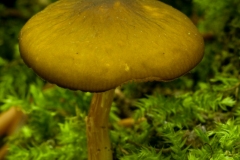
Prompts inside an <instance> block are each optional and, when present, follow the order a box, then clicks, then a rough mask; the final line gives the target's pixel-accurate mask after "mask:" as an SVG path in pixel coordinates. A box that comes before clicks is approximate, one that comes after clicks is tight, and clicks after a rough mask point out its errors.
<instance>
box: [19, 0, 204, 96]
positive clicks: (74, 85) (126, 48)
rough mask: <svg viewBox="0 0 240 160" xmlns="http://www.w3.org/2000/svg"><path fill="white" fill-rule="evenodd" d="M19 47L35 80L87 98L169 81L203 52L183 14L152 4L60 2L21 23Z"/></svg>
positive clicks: (138, 0)
mask: <svg viewBox="0 0 240 160" xmlns="http://www.w3.org/2000/svg"><path fill="white" fill-rule="evenodd" d="M19 44H20V53H21V56H22V58H23V60H24V62H25V63H26V64H27V65H28V66H29V67H31V68H32V69H33V70H34V71H35V72H36V73H37V74H38V75H39V76H40V77H42V78H43V79H45V80H47V81H49V82H51V83H55V84H57V85H59V86H61V87H65V88H69V89H76V90H82V91H90V92H100V91H106V90H109V89H112V88H115V87H117V86H119V85H121V84H123V83H126V82H128V81H132V80H134V81H149V80H157V81H169V80H173V79H175V78H178V77H179V76H181V75H183V74H186V73H187V72H189V71H190V70H191V69H192V68H194V67H195V66H196V65H197V64H198V63H199V62H200V61H201V59H202V57H203V48H204V42H203V39H202V37H201V35H200V34H199V32H198V31H197V29H196V27H195V26H194V25H193V24H192V22H191V21H190V20H189V19H188V18H187V17H186V16H185V15H184V14H182V13H181V12H179V11H177V10H176V9H174V8H172V7H171V6H168V5H166V4H164V3H162V2H159V1H154V0H136V1H135V0H96V1H94V0H60V1H57V2H55V3H53V4H51V5H49V6H48V7H47V8H45V9H44V10H43V11H41V12H39V13H38V14H36V15H35V16H33V17H32V18H31V19H30V20H29V21H28V22H27V23H26V25H25V26H24V27H23V29H22V30H21V33H20V37H19Z"/></svg>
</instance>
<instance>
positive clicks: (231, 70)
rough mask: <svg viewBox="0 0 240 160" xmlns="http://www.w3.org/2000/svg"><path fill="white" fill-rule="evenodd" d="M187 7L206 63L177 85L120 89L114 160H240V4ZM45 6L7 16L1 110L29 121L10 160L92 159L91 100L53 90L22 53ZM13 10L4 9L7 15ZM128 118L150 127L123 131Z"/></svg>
mask: <svg viewBox="0 0 240 160" xmlns="http://www.w3.org/2000/svg"><path fill="white" fill-rule="evenodd" d="M49 2H50V1H49ZM169 2H170V1H169ZM184 2H185V0H181V2H180V3H175V2H174V3H173V4H172V5H177V6H179V8H183V9H184V10H187V11H188V13H189V14H190V13H192V14H194V16H197V17H198V18H197V25H198V27H199V29H200V31H201V32H202V34H203V35H204V37H205V45H206V46H205V57H204V59H203V61H202V62H201V63H200V64H199V65H198V66H197V67H196V68H195V69H194V70H193V71H191V72H190V73H189V74H187V75H185V76H184V77H182V78H180V79H178V80H176V81H172V82H169V83H160V82H149V83H139V84H135V83H130V84H127V85H125V86H123V87H122V89H120V92H121V93H123V95H124V96H121V94H117V95H116V97H115V103H114V104H113V105H112V109H111V113H110V122H111V125H110V129H111V131H110V133H111V140H112V146H113V153H114V159H120V160H130V159H131V160H134V159H136V160H141V159H142V160H155V159H156V160H158V159H163V160H165V159H166V160H168V159H169V160H170V159H189V160H205V159H206V160H208V159H211V160H218V159H219V160H222V159H240V146H239V144H240V143H239V142H240V136H239V132H240V103H239V100H240V92H239V88H240V75H239V68H240V46H239V44H240V37H239V34H238V33H239V31H240V30H239V29H240V23H239V17H240V12H239V11H240V9H239V8H240V2H239V1H238V0H225V1H222V0H219V1H218V2H216V3H217V5H216V3H212V2H209V1H207V0H194V1H193V3H191V4H190V3H189V4H188V5H187V7H188V8H186V6H184ZM43 6H44V5H42V4H38V3H34V4H33V3H30V2H27V1H25V0H19V1H17V3H16V4H15V8H14V9H15V10H16V11H18V12H17V13H19V15H21V16H15V17H12V15H6V14H0V18H1V19H0V21H1V22H4V24H5V25H1V26H0V53H1V54H0V111H5V110H7V109H8V108H10V107H11V106H19V107H20V108H21V109H22V110H23V111H24V113H25V114H26V115H27V117H28V119H27V120H26V123H25V124H24V126H23V127H22V129H21V130H19V131H18V133H16V134H14V135H13V136H11V137H9V142H8V143H9V154H8V155H7V159H9V160H16V159H26V160H28V159H29V160H30V159H31V160H32V159H34V160H35V159H37V160H44V159H60V160H75V159H81V160H85V159H87V147H86V133H85V132H86V131H85V116H86V113H87V112H88V106H89V104H90V99H91V94H90V93H83V92H80V91H70V90H67V89H62V88H59V87H57V86H54V85H50V84H48V83H47V82H45V81H43V80H42V79H41V78H39V77H38V76H36V75H35V74H34V73H33V71H32V70H31V69H29V68H28V67H27V66H26V65H25V64H24V63H23V62H22V60H21V58H20V56H19V53H18V50H17V49H16V48H17V43H18V42H17V37H18V32H19V29H20V28H21V27H22V25H23V24H24V23H25V22H26V20H27V18H28V17H30V15H31V14H33V13H35V12H37V11H38V10H40V8H43ZM28 8H29V9H28ZM8 10H9V8H7V7H6V6H4V5H3V4H0V12H1V13H3V12H5V13H6V11H8ZM189 11H191V12H189ZM1 24H2V23H1ZM206 34H207V35H206ZM1 35H2V36H1ZM209 35H210V38H209ZM126 117H133V118H134V119H138V118H142V117H144V120H143V121H142V122H139V123H136V124H133V125H131V126H130V127H123V126H120V125H119V124H118V121H119V120H121V119H123V118H126Z"/></svg>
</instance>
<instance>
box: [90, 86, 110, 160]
mask: <svg viewBox="0 0 240 160" xmlns="http://www.w3.org/2000/svg"><path fill="white" fill-rule="evenodd" d="M113 95H114V89H112V90H109V91H106V92H102V93H94V94H93V97H92V101H91V105H90V109H89V113H88V117H87V144H88V160H112V149H111V143H110V138H109V130H108V121H109V112H110V108H111V104H112V101H113Z"/></svg>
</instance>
